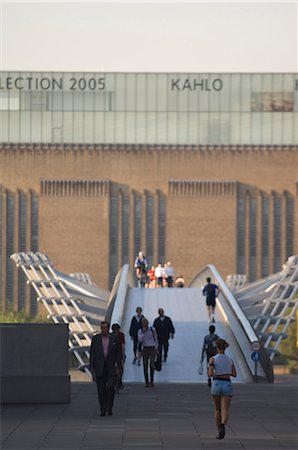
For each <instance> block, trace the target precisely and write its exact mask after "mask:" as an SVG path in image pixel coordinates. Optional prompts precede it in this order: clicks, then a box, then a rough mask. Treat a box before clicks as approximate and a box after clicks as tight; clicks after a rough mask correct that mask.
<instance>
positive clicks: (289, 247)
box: [286, 196, 294, 258]
mask: <svg viewBox="0 0 298 450" xmlns="http://www.w3.org/2000/svg"><path fill="white" fill-rule="evenodd" d="M293 241H294V199H293V198H292V197H290V196H287V200H286V256H287V258H288V257H289V256H292V255H293V254H294V248H293Z"/></svg>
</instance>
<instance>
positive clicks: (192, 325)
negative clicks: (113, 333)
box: [122, 288, 251, 382]
mask: <svg viewBox="0 0 298 450" xmlns="http://www.w3.org/2000/svg"><path fill="white" fill-rule="evenodd" d="M137 306H141V307H142V308H143V314H144V315H145V317H147V319H148V320H149V323H150V325H152V324H153V321H154V319H155V318H156V317H157V316H158V312H157V311H158V308H160V307H162V308H163V309H164V310H165V314H166V315H167V316H170V317H171V319H172V321H173V323H174V326H175V329H176V333H175V337H174V339H173V340H171V341H170V349H169V355H168V361H167V362H166V363H165V364H163V367H162V371H161V372H157V373H156V377H155V378H156V381H159V382H206V379H207V374H206V366H205V364H204V373H203V375H199V374H198V367H199V360H200V356H201V350H202V343H203V339H204V336H205V335H206V334H208V327H209V323H208V315H207V310H206V306H205V298H204V297H203V295H202V291H201V289H198V288H183V289H166V288H165V289H138V288H133V289H131V290H130V292H129V294H128V298H127V299H126V304H125V310H124V315H123V321H122V330H123V332H124V333H125V337H126V355H127V359H126V364H125V372H124V381H131V382H143V380H144V376H143V370H142V367H137V366H135V365H133V364H132V359H133V350H132V341H131V340H130V338H129V326H130V321H131V318H132V316H133V315H134V314H135V310H136V307H137ZM215 326H216V333H217V334H218V335H219V336H220V337H223V338H224V339H226V340H228V342H229V343H230V347H229V348H228V349H227V354H228V355H229V356H231V357H232V358H233V360H234V361H235V365H236V370H237V378H236V379H235V381H236V382H249V381H251V377H250V375H249V372H248V369H247V366H246V363H245V360H244V358H243V356H242V353H241V351H240V349H239V347H238V345H237V342H236V341H235V340H234V338H233V335H232V333H231V330H230V327H229V325H228V324H227V323H226V322H225V320H224V312H223V311H222V310H221V308H220V306H218V307H217V310H216V323H215ZM204 363H206V360H205V361H204Z"/></svg>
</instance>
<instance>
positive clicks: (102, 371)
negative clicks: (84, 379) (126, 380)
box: [90, 321, 121, 416]
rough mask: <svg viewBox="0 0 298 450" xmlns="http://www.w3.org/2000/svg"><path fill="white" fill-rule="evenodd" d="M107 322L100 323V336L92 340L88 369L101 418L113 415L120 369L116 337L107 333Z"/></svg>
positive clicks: (97, 335) (108, 325)
mask: <svg viewBox="0 0 298 450" xmlns="http://www.w3.org/2000/svg"><path fill="white" fill-rule="evenodd" d="M109 327H110V324H109V322H106V321H103V322H101V334H96V335H95V336H93V338H92V342H91V348H90V368H91V371H92V375H93V380H94V381H96V384H97V391H98V400H99V404H100V410H101V413H100V415H101V416H105V415H106V414H107V413H108V416H112V415H113V411H112V408H113V403H114V396H115V380H116V377H117V376H118V374H119V368H120V367H121V360H120V351H119V341H118V337H117V336H116V335H114V334H110V333H109Z"/></svg>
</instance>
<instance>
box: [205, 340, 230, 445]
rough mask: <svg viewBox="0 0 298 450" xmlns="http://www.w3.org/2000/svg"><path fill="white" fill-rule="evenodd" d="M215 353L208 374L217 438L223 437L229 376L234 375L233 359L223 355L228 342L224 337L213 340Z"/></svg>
mask: <svg viewBox="0 0 298 450" xmlns="http://www.w3.org/2000/svg"><path fill="white" fill-rule="evenodd" d="M215 344H216V349H217V355H215V356H212V357H211V358H210V360H209V368H208V375H209V377H212V378H213V381H212V387H211V395H212V398H213V401H214V407H215V420H216V426H217V429H218V434H217V436H216V438H217V439H223V438H224V437H225V425H226V423H227V421H228V417H229V407H230V403H231V399H232V384H231V379H230V377H231V376H232V377H236V369H235V366H234V362H233V360H232V359H231V358H230V357H229V356H227V355H225V349H226V348H227V347H228V346H229V344H228V343H227V342H226V341H225V340H224V339H217V340H216V341H215Z"/></svg>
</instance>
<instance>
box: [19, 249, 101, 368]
mask: <svg viewBox="0 0 298 450" xmlns="http://www.w3.org/2000/svg"><path fill="white" fill-rule="evenodd" d="M11 258H12V259H13V260H14V262H15V263H16V265H17V267H19V268H21V269H22V270H23V272H24V273H25V275H26V277H27V280H28V283H30V284H31V286H32V287H33V288H34V290H35V292H36V294H37V301H38V302H41V303H42V304H43V305H44V307H45V308H46V310H47V312H48V317H49V318H51V319H52V320H53V322H54V323H66V324H68V326H69V341H68V342H69V349H70V351H71V352H72V353H73V354H74V355H75V356H76V358H77V360H78V362H79V364H80V368H81V369H82V370H84V371H85V372H86V373H87V374H88V375H89V376H91V373H90V371H89V369H88V364H89V347H90V344H91V339H92V336H93V335H94V334H95V332H97V331H98V328H99V324H100V320H103V319H104V316H105V313H106V309H107V299H105V298H103V297H104V296H105V293H104V291H103V290H99V291H98V290H96V288H95V287H93V289H92V286H89V285H87V284H86V285H84V283H82V282H81V281H77V280H75V279H74V278H72V277H67V276H66V275H63V274H59V273H58V272H56V271H55V270H54V269H53V267H52V264H51V261H50V260H49V258H48V257H47V256H46V255H44V254H42V253H15V254H13V255H11ZM93 286H94V285H93ZM97 291H98V292H99V294H100V295H101V298H100V297H96V296H95V292H96V293H97ZM70 292H72V294H71V293H70ZM73 292H74V293H76V294H77V295H76V296H74V295H73ZM79 295H80V296H81V298H80V297H79ZM84 310H85V311H84Z"/></svg>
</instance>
